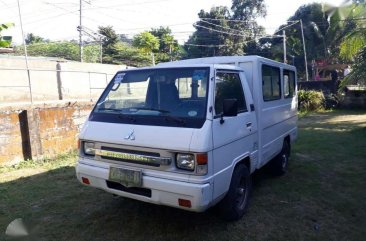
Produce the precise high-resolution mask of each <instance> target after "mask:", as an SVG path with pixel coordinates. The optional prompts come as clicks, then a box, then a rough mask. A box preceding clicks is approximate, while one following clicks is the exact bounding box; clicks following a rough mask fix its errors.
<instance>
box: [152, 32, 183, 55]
mask: <svg viewBox="0 0 366 241" xmlns="http://www.w3.org/2000/svg"><path fill="white" fill-rule="evenodd" d="M150 33H151V34H152V35H154V36H155V37H157V38H158V39H159V49H158V50H156V51H155V55H156V58H157V62H167V61H171V60H177V59H180V57H181V56H182V52H181V48H180V47H179V44H178V41H177V40H175V39H174V36H173V35H172V31H171V29H170V28H169V27H162V26H161V27H159V28H156V29H154V28H153V29H152V30H150Z"/></svg>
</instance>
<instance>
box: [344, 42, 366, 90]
mask: <svg viewBox="0 0 366 241" xmlns="http://www.w3.org/2000/svg"><path fill="white" fill-rule="evenodd" d="M350 84H361V85H364V86H366V46H364V47H363V48H362V49H361V50H360V51H359V52H358V53H357V54H356V56H355V58H354V64H353V65H352V71H351V73H349V74H348V75H347V76H346V78H345V79H344V80H343V81H342V86H345V85H350Z"/></svg>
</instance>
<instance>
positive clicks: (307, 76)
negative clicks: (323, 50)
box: [300, 19, 309, 81]
mask: <svg viewBox="0 0 366 241" xmlns="http://www.w3.org/2000/svg"><path fill="white" fill-rule="evenodd" d="M300 26H301V36H302V46H303V47H304V59H305V73H306V81H309V73H308V60H307V57H306V46H305V37H304V26H303V25H302V19H300Z"/></svg>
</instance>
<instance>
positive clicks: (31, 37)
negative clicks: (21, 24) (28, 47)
mask: <svg viewBox="0 0 366 241" xmlns="http://www.w3.org/2000/svg"><path fill="white" fill-rule="evenodd" d="M41 42H45V39H44V38H42V37H40V36H37V35H34V34H33V33H28V34H27V37H26V38H25V43H26V44H35V43H41Z"/></svg>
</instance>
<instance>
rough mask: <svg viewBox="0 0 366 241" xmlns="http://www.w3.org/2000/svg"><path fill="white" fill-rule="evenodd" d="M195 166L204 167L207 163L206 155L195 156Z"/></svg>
mask: <svg viewBox="0 0 366 241" xmlns="http://www.w3.org/2000/svg"><path fill="white" fill-rule="evenodd" d="M196 158H197V165H206V164H207V162H208V157H207V153H201V154H197V156H196Z"/></svg>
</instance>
